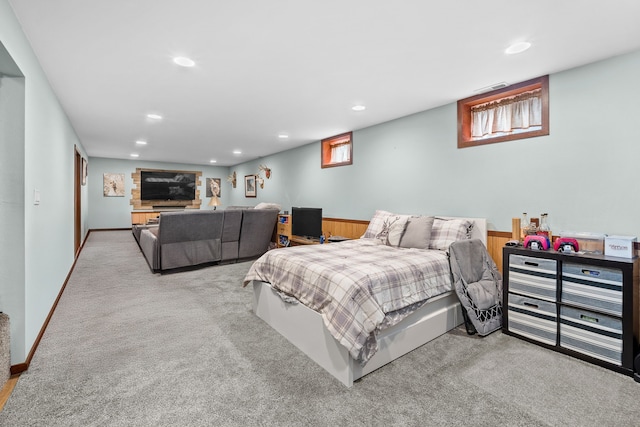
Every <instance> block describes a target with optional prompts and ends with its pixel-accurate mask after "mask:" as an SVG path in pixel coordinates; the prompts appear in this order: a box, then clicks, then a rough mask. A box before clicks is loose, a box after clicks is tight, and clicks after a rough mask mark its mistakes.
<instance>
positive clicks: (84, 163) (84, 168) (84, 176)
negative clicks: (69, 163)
mask: <svg viewBox="0 0 640 427" xmlns="http://www.w3.org/2000/svg"><path fill="white" fill-rule="evenodd" d="M82 185H87V159H85V158H84V157H83V158H82Z"/></svg>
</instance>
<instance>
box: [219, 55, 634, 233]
mask: <svg viewBox="0 0 640 427" xmlns="http://www.w3.org/2000/svg"><path fill="white" fill-rule="evenodd" d="M638 75H640V51H639V52H633V53H630V54H627V55H622V56H619V57H615V58H611V59H608V60H605V61H601V62H597V63H593V64H590V65H587V66H584V67H580V68H576V69H573V70H568V71H565V72H561V73H556V74H552V75H551V76H550V95H549V97H550V135H548V136H543V137H537V138H529V139H523V140H519V141H512V142H504V143H498V144H490V145H484V146H480V147H474V148H466V149H461V150H460V149H458V148H457V110H456V104H455V103H453V104H449V105H445V106H443V107H440V108H435V109H432V110H428V111H424V112H421V113H417V114H414V115H411V116H408V117H403V118H400V119H397V120H393V121H390V122H387V123H383V124H380V125H377V126H372V127H369V128H366V129H362V130H357V131H355V132H354V136H353V139H354V142H353V165H351V166H342V167H335V168H328V169H321V168H320V143H319V142H315V143H313V144H309V145H307V146H304V147H301V148H298V149H293V150H290V151H286V152H283V153H279V154H277V155H274V156H268V157H265V158H262V159H260V160H258V161H253V162H247V163H244V164H241V165H238V166H236V167H232V168H230V171H233V170H236V171H237V173H238V176H239V177H240V178H242V177H243V176H244V175H245V174H249V173H255V172H257V170H258V164H260V163H262V164H266V165H267V166H269V167H270V168H271V169H272V171H273V177H272V179H270V180H265V189H264V190H260V189H258V198H257V199H255V200H256V201H273V202H278V203H281V204H282V205H283V207H284V209H290V207H291V206H294V205H296V206H313V207H322V208H323V214H324V216H329V217H340V218H351V219H369V218H370V217H371V215H372V214H373V212H374V211H375V209H386V210H390V211H393V212H400V213H423V214H442V215H459V216H479V217H486V218H488V220H489V225H490V228H492V229H496V230H501V231H510V230H511V218H513V217H519V216H520V215H521V213H522V212H525V211H526V212H528V213H529V215H530V216H539V215H540V214H541V213H544V212H547V213H549V221H550V224H551V226H552V228H553V231H554V232H559V231H561V230H573V231H593V232H604V233H608V234H628V235H634V236H640V221H638V219H637V215H636V211H637V210H638V209H639V208H640V198H639V197H638V195H637V194H636V193H637V190H636V181H637V179H636V168H637V165H638V159H640V137H639V136H638V135H639V134H638V131H637V123H638V117H640V103H639V102H638V98H639V97H640V79H638V77H637V76H638ZM344 130H345V131H346V130H348V129H344ZM329 136H331V135H327V137H329ZM243 186H244V183H243V182H242V180H241V179H239V182H238V188H237V189H236V190H235V191H233V192H232V193H231V194H232V196H233V200H232V203H233V204H246V203H245V202H246V201H247V200H249V199H245V198H244V193H243V191H244V190H243V188H244V187H243Z"/></svg>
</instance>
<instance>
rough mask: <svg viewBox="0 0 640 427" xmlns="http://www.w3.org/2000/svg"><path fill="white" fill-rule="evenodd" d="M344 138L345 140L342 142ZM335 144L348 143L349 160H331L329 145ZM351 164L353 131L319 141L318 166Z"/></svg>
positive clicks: (330, 166)
mask: <svg viewBox="0 0 640 427" xmlns="http://www.w3.org/2000/svg"><path fill="white" fill-rule="evenodd" d="M343 140H346V142H342V141H343ZM337 144H340V145H342V144H348V145H349V160H348V161H346V162H332V161H331V147H332V146H333V145H337ZM351 164H353V132H345V133H341V134H340V135H335V136H332V137H330V138H325V139H323V140H322V141H321V142H320V167H321V168H323V169H324V168H332V167H335V166H345V165H351Z"/></svg>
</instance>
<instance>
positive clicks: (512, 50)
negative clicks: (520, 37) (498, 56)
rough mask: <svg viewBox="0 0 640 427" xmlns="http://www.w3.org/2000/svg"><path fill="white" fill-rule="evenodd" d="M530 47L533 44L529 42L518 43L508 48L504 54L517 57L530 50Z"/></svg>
mask: <svg viewBox="0 0 640 427" xmlns="http://www.w3.org/2000/svg"><path fill="white" fill-rule="evenodd" d="M530 47H531V43H529V42H518V43H514V44H512V45H511V46H509V47H508V48H507V50H505V51H504V52H505V53H506V54H507V55H515V54H516V53H521V52H524V51H525V50H527V49H529V48H530Z"/></svg>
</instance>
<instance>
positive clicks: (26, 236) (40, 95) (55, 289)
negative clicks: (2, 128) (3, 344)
mask: <svg viewBox="0 0 640 427" xmlns="http://www.w3.org/2000/svg"><path fill="white" fill-rule="evenodd" d="M0 43H2V44H3V45H4V47H5V49H6V51H7V52H8V53H9V55H10V56H11V58H12V59H13V61H14V62H15V64H16V65H17V67H18V68H19V69H20V70H21V71H22V73H23V74H24V77H25V79H24V85H25V91H24V142H23V146H22V148H21V150H22V153H21V155H22V157H23V159H24V163H23V164H18V163H15V164H13V165H10V166H9V167H10V168H11V170H12V171H13V172H14V173H17V174H18V175H19V176H21V177H22V180H21V184H22V195H21V196H17V195H12V196H11V197H12V198H13V199H14V200H19V202H20V203H21V204H22V209H23V210H24V216H23V221H24V227H23V228H22V230H21V231H20V232H19V234H20V236H19V237H18V241H17V242H7V241H5V240H3V241H2V245H3V246H4V247H5V248H6V246H5V245H11V247H12V249H16V250H20V249H21V244H22V245H23V246H24V252H23V254H24V260H23V263H22V265H20V266H19V267H17V268H22V269H23V270H24V279H23V280H22V281H21V282H20V283H17V284H15V283H14V284H12V285H11V286H16V287H17V289H18V293H21V294H22V298H23V305H22V306H15V305H13V304H12V305H11V306H8V307H1V308H0V309H2V310H3V311H5V312H7V313H8V314H9V316H10V319H11V323H12V326H11V333H12V336H11V363H12V364H16V363H22V362H24V361H25V360H26V357H27V354H28V352H29V351H30V350H31V348H32V346H33V344H34V342H35V339H36V338H37V336H38V333H39V332H40V329H41V328H42V326H43V324H44V321H45V319H46V317H47V315H48V314H49V311H50V310H51V308H52V306H53V303H54V301H55V299H56V297H57V295H58V293H59V291H60V288H61V286H62V284H63V283H64V280H65V278H66V276H67V274H68V272H69V269H70V268H71V266H72V264H73V260H74V210H73V206H74V205H73V202H74V201H73V198H74V192H73V188H74V175H73V173H74V152H75V151H74V146H77V147H78V150H79V151H80V152H81V153H83V155H85V154H84V149H83V147H82V145H81V144H80V141H79V140H78V138H77V136H76V134H75V132H74V130H73V128H72V127H71V125H70V123H69V121H68V119H67V117H66V115H65V113H64V111H63V109H62V107H61V106H60V104H59V103H58V100H57V98H56V96H55V94H54V93H53V91H52V89H51V87H50V85H49V82H48V80H47V78H46V76H45V75H44V73H43V71H42V69H41V68H40V64H39V63H38V60H37V59H36V57H35V55H34V53H33V51H32V49H31V46H30V44H29V42H28V40H27V39H26V37H25V36H24V33H23V32H22V29H21V28H20V25H19V23H18V21H17V19H16V18H15V15H14V14H13V10H12V9H11V6H10V5H9V3H8V1H7V0H0ZM85 156H86V155H85ZM21 169H22V170H21ZM35 189H38V190H40V193H41V203H40V205H38V206H36V205H34V204H33V192H34V190H35ZM83 200H86V191H84V192H83ZM87 212H88V207H87V204H86V203H83V205H82V213H83V217H84V218H86V214H87ZM15 226H16V228H20V224H18V223H17V221H16V223H15ZM85 230H86V227H85V228H84V229H83V230H82V232H83V234H84V233H85ZM14 243H15V245H14ZM0 286H2V287H3V289H4V288H5V287H6V286H8V285H7V283H6V281H4V280H3V282H2V284H1V285H0ZM21 318H22V319H24V328H22V329H15V328H14V319H15V320H16V321H19V319H21Z"/></svg>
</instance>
